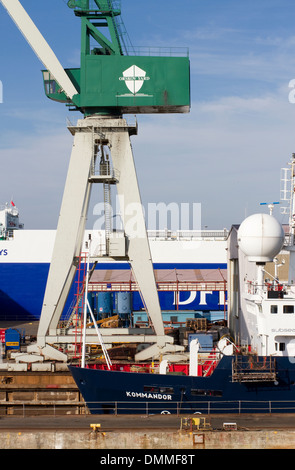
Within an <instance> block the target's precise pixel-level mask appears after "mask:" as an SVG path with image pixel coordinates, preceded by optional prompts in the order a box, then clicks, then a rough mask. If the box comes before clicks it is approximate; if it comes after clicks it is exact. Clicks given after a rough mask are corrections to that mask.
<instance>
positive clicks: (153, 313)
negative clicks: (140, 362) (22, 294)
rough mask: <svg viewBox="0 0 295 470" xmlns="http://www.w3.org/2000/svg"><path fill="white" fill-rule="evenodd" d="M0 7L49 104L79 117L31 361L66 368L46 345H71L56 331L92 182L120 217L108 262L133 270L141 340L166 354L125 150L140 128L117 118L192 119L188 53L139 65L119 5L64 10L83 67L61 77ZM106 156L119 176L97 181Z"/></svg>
mask: <svg viewBox="0 0 295 470" xmlns="http://www.w3.org/2000/svg"><path fill="white" fill-rule="evenodd" d="M0 1H1V3H2V4H3V6H4V7H5V8H6V10H7V11H8V13H9V15H10V16H11V17H12V19H13V20H14V22H15V23H16V25H17V27H18V28H19V29H20V31H21V32H22V34H23V35H24V37H25V39H26V40H27V41H28V43H29V44H30V45H31V47H32V49H33V50H34V51H35V53H36V55H37V56H38V57H39V59H40V60H41V62H42V63H43V65H44V67H45V68H44V69H43V70H42V73H43V81H44V89H45V93H46V96H47V97H48V98H50V99H52V100H55V101H57V102H60V103H65V104H66V105H67V106H68V107H69V109H70V110H76V111H80V112H81V113H82V119H79V120H78V122H77V125H76V126H73V125H71V126H69V131H70V132H71V133H72V135H73V137H74V142H73V148H72V154H71V158H70V162H69V168H68V174H67V178H66V183H65V188H64V194H63V199H62V204H61V210H60V215H59V220H58V226H57V232H56V239H55V244H54V248H53V254H52V260H51V264H50V270H49V274H48V280H47V285H46V291H45V295H44V301H43V307H42V312H41V318H40V324H39V329H38V334H37V343H36V345H35V349H34V347H32V349H31V351H32V352H34V351H35V352H38V353H40V354H41V355H42V354H43V355H46V357H47V358H52V359H57V358H58V359H60V360H64V361H66V357H65V355H63V354H62V353H60V354H59V355H58V351H56V349H55V348H52V347H51V346H49V345H50V344H56V343H59V342H62V343H65V342H69V343H70V342H73V336H74V335H73V334H71V332H70V331H69V332H67V333H68V334H67V335H66V334H64V335H62V338H60V336H61V335H60V332H59V329H58V323H59V320H60V317H61V315H62V312H63V309H64V306H65V303H66V300H67V297H68V294H69V290H70V288H71V285H72V283H73V280H74V276H75V273H76V269H77V259H78V257H79V255H80V253H81V248H82V241H83V236H84V231H85V222H86V218H87V211H88V204H89V198H90V193H91V187H92V184H93V183H95V182H97V181H98V180H99V182H104V183H106V187H108V185H109V184H110V183H111V184H115V185H116V189H117V193H118V196H119V199H120V201H121V202H122V205H123V207H121V213H122V214H124V216H123V224H124V249H123V251H122V250H121V252H120V253H119V254H118V252H116V250H114V252H112V250H111V248H110V247H111V246H113V244H107V245H106V246H107V247H108V249H107V251H108V252H107V253H106V254H107V255H108V256H109V257H111V258H112V259H127V260H129V262H130V265H131V268H132V270H133V274H134V276H135V278H136V280H137V283H138V286H139V289H140V291H141V294H142V297H143V299H144V302H145V305H146V309H147V312H148V315H149V317H150V320H151V322H152V325H153V328H154V333H155V334H154V337H153V339H152V338H151V336H149V338H148V342H149V343H153V342H154V346H152V347H151V355H154V353H155V348H158V349H159V348H160V349H161V348H165V347H168V348H170V350H171V348H172V349H173V347H172V346H173V345H172V344H170V343H172V342H173V339H172V338H171V337H167V336H165V334H164V328H163V322H162V315H161V309H160V305H159V299H158V292H157V286H156V282H155V277H154V271H153V264H152V259H151V252H150V248H149V242H148V238H147V233H146V227H145V221H144V214H143V211H142V205H141V198H140V191H139V187H138V182H137V177H136V170H135V165H134V159H133V154H132V149H131V143H130V136H131V135H136V134H137V125H133V126H130V125H128V123H127V121H126V119H125V118H123V114H129V113H132V114H141V113H186V112H189V110H190V85H189V57H188V52H187V50H185V52H184V51H183V50H182V49H181V50H180V49H179V50H177V51H174V53H172V52H173V51H172V50H170V49H166V50H165V51H164V55H148V54H142V55H140V53H138V55H137V53H136V51H134V49H133V48H131V49H128V45H127V41H126V37H127V36H126V31H125V30H124V25H123V22H122V19H121V10H120V2H118V1H112V0H69V1H68V7H69V8H71V9H72V10H73V12H74V14H75V15H76V17H77V18H78V19H80V21H81V61H80V68H71V69H64V68H63V67H62V65H61V64H60V62H59V60H58V59H57V57H56V56H55V54H54V52H53V51H52V49H51V48H50V46H49V45H48V43H47V42H46V40H45V39H44V37H43V36H42V34H41V33H40V31H39V30H38V28H37V27H36V25H35V24H34V23H33V21H32V20H31V18H30V17H29V15H28V14H27V12H26V11H25V10H24V8H23V7H22V5H21V3H20V2H19V0H0ZM102 31H103V32H102ZM103 148H106V149H107V150H108V152H110V155H111V164H112V168H114V169H115V170H116V175H114V174H112V175H111V174H109V172H107V173H105V174H103V172H102V174H100V177H99V179H98V178H96V177H95V174H94V172H93V168H94V166H95V162H96V159H97V157H98V155H99V149H101V152H102V154H103ZM130 204H133V205H135V206H136V207H137V210H136V214H137V220H136V226H137V229H136V233H133V232H132V230H130V229H128V227H129V226H130V224H128V217H129V218H130V216H128V210H126V209H127V207H128V206H129V207H130ZM133 207H134V206H133ZM133 217H134V214H133ZM132 226H133V225H132ZM111 235H114V236H116V235H115V234H111V233H108V237H110V236H111ZM108 241H109V240H108ZM88 333H89V332H88ZM108 333H109V331H108ZM125 333H126V334H127V333H128V331H126V332H125ZM90 334H91V333H90ZM124 340H125V341H133V339H132V335H129V336H124ZM136 340H137V341H138V337H135V339H134V341H136ZM169 344H170V346H169ZM175 348H176V347H175ZM148 349H149V348H148ZM145 354H146V356H147V355H148V352H146V353H145Z"/></svg>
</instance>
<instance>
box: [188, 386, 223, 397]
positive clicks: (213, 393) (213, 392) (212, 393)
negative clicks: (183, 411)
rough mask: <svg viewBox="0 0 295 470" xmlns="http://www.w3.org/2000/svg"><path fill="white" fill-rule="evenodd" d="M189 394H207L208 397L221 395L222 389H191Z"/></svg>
mask: <svg viewBox="0 0 295 470" xmlns="http://www.w3.org/2000/svg"><path fill="white" fill-rule="evenodd" d="M191 394H192V395H195V396H204V395H206V396H209V397H222V390H202V389H193V388H192V389H191Z"/></svg>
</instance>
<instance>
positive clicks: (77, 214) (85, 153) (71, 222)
mask: <svg viewBox="0 0 295 470" xmlns="http://www.w3.org/2000/svg"><path fill="white" fill-rule="evenodd" d="M92 156H93V144H92V134H91V132H85V133H84V132H83V133H79V132H77V133H76V134H75V138H74V144H73V149H72V154H71V160H70V164H69V169H68V175H67V179H66V184H65V189H64V195H63V200H62V205H61V211H60V216H59V220H58V226H57V232H56V239H55V244H54V248H53V254H52V260H51V264H50V269H49V274H48V279H47V286H46V291H45V296H44V302H43V308H42V313H41V318H40V323H39V329H38V334H37V340H38V344H40V345H41V344H42V345H44V344H45V336H46V334H47V332H48V330H49V333H50V334H56V327H57V324H58V321H59V319H60V316H61V314H62V311H63V308H64V305H65V302H66V299H67V296H68V293H69V289H70V287H71V284H72V282H73V279H74V276H75V273H76V266H75V257H77V256H79V255H80V251H81V245H82V241H83V236H84V230H85V223H86V216H87V209H88V203H89V197H90V190H91V183H89V182H88V178H89V172H90V168H91V161H92ZM50 330H52V331H50Z"/></svg>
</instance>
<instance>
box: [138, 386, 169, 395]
mask: <svg viewBox="0 0 295 470" xmlns="http://www.w3.org/2000/svg"><path fill="white" fill-rule="evenodd" d="M143 390H144V391H145V392H151V393H174V389H173V387H158V386H155V385H144V387H143Z"/></svg>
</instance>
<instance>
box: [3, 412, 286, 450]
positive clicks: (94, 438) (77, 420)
mask: <svg viewBox="0 0 295 470" xmlns="http://www.w3.org/2000/svg"><path fill="white" fill-rule="evenodd" d="M206 420H207V421H209V422H210V424H211V428H212V430H206V431H202V430H193V431H186V430H182V429H181V418H180V417H177V416H172V415H170V416H161V415H154V416H132V415H126V416H105V415H96V416H95V415H87V416H82V415H78V416H73V415H71V416H62V417H61V416H60V417H57V416H55V417H50V416H39V417H35V416H34V417H24V418H22V417H15V416H6V417H1V418H0V449H6V450H9V449H14V450H16V449H20V450H24V449H50V450H56V449H80V450H91V449H93V450H98V449H100V450H110V449H111V450H114V451H115V450H118V449H125V450H126V449H130V450H139V449H141V450H153V451H154V450H161V449H162V450H163V449H167V450H169V449H170V450H173V451H174V452H175V451H176V450H179V451H184V450H185V449H186V450H188V449H190V450H192V451H197V450H201V449H207V450H209V449H210V450H212V449H214V450H218V449H222V450H225V449H227V450H229V449H295V415H247V416H246V415H245V416H243V415H219V416H213V415H212V416H209V417H208V416H206ZM229 422H231V423H235V424H236V425H237V426H236V428H237V430H224V429H223V424H224V423H229ZM91 424H100V428H98V430H96V431H95V430H93V428H92V427H91Z"/></svg>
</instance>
